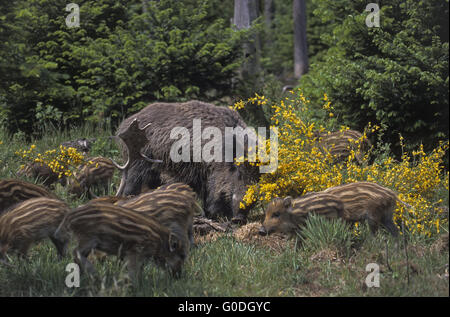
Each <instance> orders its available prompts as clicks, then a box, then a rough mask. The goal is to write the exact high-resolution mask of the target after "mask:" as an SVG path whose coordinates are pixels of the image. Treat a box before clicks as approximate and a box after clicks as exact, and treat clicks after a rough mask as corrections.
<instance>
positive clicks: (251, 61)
mask: <svg viewBox="0 0 450 317" xmlns="http://www.w3.org/2000/svg"><path fill="white" fill-rule="evenodd" d="M258 11H259V6H258V0H234V25H235V26H236V28H237V29H238V30H242V29H249V28H250V26H251V24H252V22H253V21H254V20H256V18H257V17H258ZM244 55H245V57H246V59H247V61H246V63H245V65H243V67H242V69H241V76H242V78H243V79H246V78H248V77H252V76H255V75H256V74H258V73H259V72H260V64H259V55H260V43H259V37H258V36H257V35H254V36H253V37H252V38H251V39H250V41H249V42H247V43H246V44H245V45H244Z"/></svg>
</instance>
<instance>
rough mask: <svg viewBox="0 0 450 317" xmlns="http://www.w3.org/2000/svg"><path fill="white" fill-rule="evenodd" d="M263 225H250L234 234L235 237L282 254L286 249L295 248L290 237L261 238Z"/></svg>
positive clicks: (255, 223)
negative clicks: (260, 230) (260, 229)
mask: <svg viewBox="0 0 450 317" xmlns="http://www.w3.org/2000/svg"><path fill="white" fill-rule="evenodd" d="M260 227H261V223H259V222H252V223H248V224H246V225H244V226H242V227H240V228H238V229H236V230H235V231H234V232H233V237H234V238H235V239H236V240H238V241H241V242H244V243H251V244H254V245H257V246H259V247H265V248H268V249H270V250H273V251H277V252H281V251H283V250H285V249H286V248H294V242H293V240H292V239H288V237H286V236H283V235H278V234H272V235H270V236H261V235H260V234H259V233H258V231H259V228H260Z"/></svg>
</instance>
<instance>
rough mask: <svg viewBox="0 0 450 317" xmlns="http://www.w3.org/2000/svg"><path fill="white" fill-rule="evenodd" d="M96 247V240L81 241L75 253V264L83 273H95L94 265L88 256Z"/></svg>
mask: <svg viewBox="0 0 450 317" xmlns="http://www.w3.org/2000/svg"><path fill="white" fill-rule="evenodd" d="M96 246H97V242H96V241H95V240H91V239H89V240H84V239H82V240H79V242H78V247H77V248H76V249H75V250H74V251H73V252H74V258H75V262H76V263H77V264H78V265H79V266H80V268H81V269H82V270H83V271H86V272H88V274H93V273H94V272H95V268H94V265H92V263H91V262H90V261H89V260H88V256H89V253H91V251H92V249H94V248H95V247H96Z"/></svg>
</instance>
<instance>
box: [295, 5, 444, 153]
mask: <svg viewBox="0 0 450 317" xmlns="http://www.w3.org/2000/svg"><path fill="white" fill-rule="evenodd" d="M314 2H315V5H316V8H315V9H314V11H313V12H310V14H312V15H313V16H314V18H315V19H318V18H320V19H322V21H324V22H326V23H327V24H328V26H327V27H326V28H325V29H323V30H324V33H323V34H322V35H321V37H320V39H321V41H322V42H323V43H324V45H325V46H326V47H328V49H327V50H326V52H325V54H324V55H323V56H322V57H321V59H320V60H319V61H318V62H316V63H315V64H313V65H312V67H311V68H312V69H311V71H310V73H309V74H308V75H306V76H304V77H303V78H302V80H301V87H302V88H303V89H304V91H305V94H306V95H309V96H313V97H314V98H315V100H319V99H320V98H322V97H323V93H324V92H326V93H327V94H328V96H329V98H330V99H331V101H332V102H333V104H334V106H335V110H336V112H337V114H338V115H339V116H340V118H341V119H343V122H345V123H346V124H349V125H350V126H352V127H354V128H357V129H361V128H362V127H363V126H365V125H366V124H367V122H369V121H370V122H372V123H378V124H381V125H384V126H385V127H386V131H385V137H386V141H389V142H392V143H393V144H396V143H397V144H398V142H399V137H398V133H401V134H402V135H403V136H404V137H406V138H408V139H409V140H410V141H412V142H411V143H412V145H417V144H418V143H424V145H425V148H427V149H430V148H432V147H433V146H435V145H436V143H437V140H438V139H443V138H448V102H449V100H448V98H449V91H448V89H449V81H448V80H449V79H448V62H449V55H448V0H447V1H445V0H431V1H415V0H406V1H405V0H394V1H389V2H386V1H383V2H381V3H380V8H381V11H380V20H381V25H380V27H379V28H376V27H374V28H369V27H367V26H366V23H365V19H366V16H367V14H368V13H367V12H365V7H366V4H367V2H366V1H362V0H361V1H333V0H329V1H328V0H325V1H314ZM316 61H317V60H316Z"/></svg>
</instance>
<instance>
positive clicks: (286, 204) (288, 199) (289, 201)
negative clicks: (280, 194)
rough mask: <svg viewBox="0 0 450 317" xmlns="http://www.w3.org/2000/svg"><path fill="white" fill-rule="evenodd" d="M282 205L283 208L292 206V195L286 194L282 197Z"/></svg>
mask: <svg viewBox="0 0 450 317" xmlns="http://www.w3.org/2000/svg"><path fill="white" fill-rule="evenodd" d="M283 206H284V207H285V208H289V207H291V206H292V197H291V196H287V197H286V198H285V199H283Z"/></svg>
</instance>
